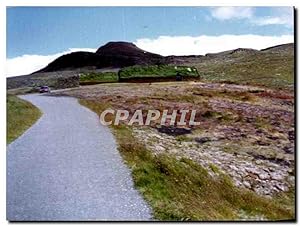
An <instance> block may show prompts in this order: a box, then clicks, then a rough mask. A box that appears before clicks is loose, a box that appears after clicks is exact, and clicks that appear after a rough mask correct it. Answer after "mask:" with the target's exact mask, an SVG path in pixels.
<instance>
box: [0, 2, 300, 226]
mask: <svg viewBox="0 0 300 226" xmlns="http://www.w3.org/2000/svg"><path fill="white" fill-rule="evenodd" d="M298 2H299V1H295V0H276V1H274V0H264V1H262V0H252V1H251V0H247V1H246V0H244V1H232V0H231V1H224V0H223V1H222V0H210V1H207V0H206V1H204V0H180V1H178V0H172V1H171V0H142V1H141V0H110V1H107V0H106V1H103V0H101V1H100V0H77V1H75V0H1V1H0V34H1V36H0V49H1V55H0V74H1V81H0V93H1V98H0V101H1V102H0V106H1V107H2V109H1V121H0V124H1V125H3V126H2V128H1V130H0V141H1V143H0V144H1V147H2V148H1V149H2V150H1V154H2V156H1V163H0V166H1V171H0V179H1V182H2V183H1V184H2V186H1V188H0V193H1V196H0V203H1V205H0V214H1V221H0V222H1V225H2V224H3V225H5V224H8V222H7V221H6V198H5V197H6V139H5V136H6V107H5V106H6V78H5V60H6V7H7V6H295V7H296V8H299V3H298ZM298 16H299V12H298ZM297 29H299V25H298V26H297ZM295 41H296V40H295ZM297 43H298V40H297ZM298 63H299V58H298V61H297V64H298ZM296 76H297V75H296ZM297 100H298V101H299V96H297ZM298 101H297V104H298V106H299V102H298ZM297 116H298V119H299V112H298V115H297ZM297 126H298V131H299V124H298V125H297ZM298 133H299V132H298ZM297 138H298V136H297ZM297 140H298V139H297ZM298 145H299V144H298ZM298 156H299V153H298ZM297 163H299V162H298V159H297ZM298 168H299V167H298ZM298 173H299V172H298V171H297V175H299V174H298ZM297 181H299V180H297ZM297 187H299V182H298V183H297ZM74 224H75V223H74ZM205 224H206V223H205ZM218 224H221V223H217V225H218ZM240 224H241V223H240ZM282 224H283V223H282Z"/></svg>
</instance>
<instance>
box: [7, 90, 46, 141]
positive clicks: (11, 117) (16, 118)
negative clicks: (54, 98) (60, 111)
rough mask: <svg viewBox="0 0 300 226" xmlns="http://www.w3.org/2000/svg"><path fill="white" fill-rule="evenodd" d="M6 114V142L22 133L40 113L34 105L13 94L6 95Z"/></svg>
mask: <svg viewBox="0 0 300 226" xmlns="http://www.w3.org/2000/svg"><path fill="white" fill-rule="evenodd" d="M6 114H7V128H6V129H7V130H6V132H7V136H6V142H7V143H8V144H9V143H11V142H12V141H14V140H15V139H16V138H18V137H19V136H20V135H22V134H23V133H24V132H25V131H26V130H27V129H28V128H29V127H30V126H31V125H32V124H33V123H34V122H36V121H37V120H38V119H39V118H40V116H41V115H42V113H41V112H40V110H39V109H38V108H36V107H35V106H34V105H32V104H31V103H29V102H27V101H25V100H22V99H20V98H18V97H17V96H14V95H7V99H6Z"/></svg>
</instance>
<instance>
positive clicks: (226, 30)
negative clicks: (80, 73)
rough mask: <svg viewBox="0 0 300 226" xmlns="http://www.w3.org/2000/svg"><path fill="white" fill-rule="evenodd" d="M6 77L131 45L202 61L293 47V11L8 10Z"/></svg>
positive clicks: (257, 8) (286, 8)
mask: <svg viewBox="0 0 300 226" xmlns="http://www.w3.org/2000/svg"><path fill="white" fill-rule="evenodd" d="M6 23H7V28H6V29H7V32H6V33H7V34H6V35H7V38H6V40H7V48H6V49H7V50H6V75H7V76H17V75H23V74H28V73H32V72H34V71H36V70H38V69H40V68H42V67H44V66H46V65H47V64H48V63H50V62H51V61H53V60H54V59H56V58H57V57H59V56H61V55H62V54H66V53H70V52H74V51H78V50H83V51H91V52H93V51H96V49H97V48H99V47H100V46H102V45H104V44H105V43H107V42H109V41H128V42H133V43H135V44H136V45H137V46H138V47H140V48H142V49H144V50H147V51H150V52H154V53H158V54H161V55H165V56H166V55H190V54H195V55H200V54H201V55H202V54H206V53H213V52H220V51H225V50H229V49H235V48H254V49H262V48H266V47H270V46H273V45H278V44H283V43H288V42H293V40H294V37H293V36H294V31H293V8H292V7H8V8H7V20H6Z"/></svg>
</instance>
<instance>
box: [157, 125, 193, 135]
mask: <svg viewBox="0 0 300 226" xmlns="http://www.w3.org/2000/svg"><path fill="white" fill-rule="evenodd" d="M157 130H158V131H159V132H161V133H165V134H168V135H172V136H178V135H185V134H190V133H191V132H192V131H191V129H190V128H178V127H173V126H161V127H160V128H157Z"/></svg>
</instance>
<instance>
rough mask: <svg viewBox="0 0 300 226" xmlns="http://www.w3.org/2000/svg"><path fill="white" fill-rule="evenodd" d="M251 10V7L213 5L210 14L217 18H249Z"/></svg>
mask: <svg viewBox="0 0 300 226" xmlns="http://www.w3.org/2000/svg"><path fill="white" fill-rule="evenodd" d="M253 11H254V10H253V8H251V7H242V6H236V7H234V6H226V7H214V8H212V10H211V15H212V17H214V18H216V19H218V20H230V19H245V18H251V17H252V16H253Z"/></svg>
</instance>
